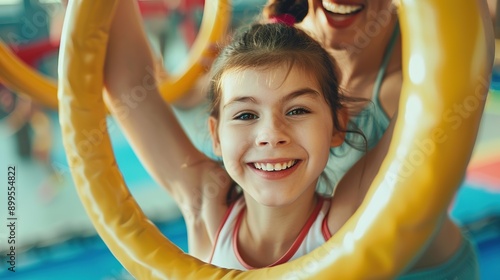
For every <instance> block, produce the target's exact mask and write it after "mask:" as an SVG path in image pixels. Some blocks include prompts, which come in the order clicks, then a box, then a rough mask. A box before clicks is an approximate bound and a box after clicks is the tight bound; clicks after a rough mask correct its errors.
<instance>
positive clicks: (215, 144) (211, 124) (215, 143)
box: [208, 116, 222, 157]
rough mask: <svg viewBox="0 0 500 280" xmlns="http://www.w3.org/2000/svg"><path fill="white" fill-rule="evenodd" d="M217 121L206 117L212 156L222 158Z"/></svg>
mask: <svg viewBox="0 0 500 280" xmlns="http://www.w3.org/2000/svg"><path fill="white" fill-rule="evenodd" d="M217 124H218V121H217V119H216V118H214V117H212V116H210V117H208V130H209V132H210V137H211V138H212V148H213V149H214V154H215V155H216V156H218V157H220V156H222V152H221V149H220V141H219V133H218V132H217V127H218V126H217Z"/></svg>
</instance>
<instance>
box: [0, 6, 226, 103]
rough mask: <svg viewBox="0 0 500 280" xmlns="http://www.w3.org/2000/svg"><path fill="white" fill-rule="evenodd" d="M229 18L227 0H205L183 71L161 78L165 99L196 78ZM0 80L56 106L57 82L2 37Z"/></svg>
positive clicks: (175, 95)
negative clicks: (42, 72)
mask: <svg viewBox="0 0 500 280" xmlns="http://www.w3.org/2000/svg"><path fill="white" fill-rule="evenodd" d="M105 2H107V1H105ZM107 5H111V3H110V4H107ZM230 19H231V6H230V5H229V4H228V1H227V0H214V1H206V3H205V7H204V12H203V18H202V23H201V27H200V31H199V33H198V37H197V38H196V40H195V42H194V44H193V46H192V48H191V51H190V53H189V58H188V63H187V66H186V69H185V71H181V72H182V73H179V74H178V75H173V76H170V77H169V78H168V79H166V80H164V81H162V82H161V85H160V92H161V94H162V96H163V98H164V99H165V100H166V101H168V102H173V101H175V100H177V99H178V98H180V97H181V96H182V95H183V94H184V93H186V92H188V90H189V89H191V87H192V85H193V84H194V82H195V81H196V79H197V78H198V77H199V76H200V75H201V74H202V73H203V72H204V71H205V69H204V66H203V65H201V64H200V63H199V61H200V60H201V59H202V58H203V57H210V56H214V54H213V53H212V52H210V51H209V50H207V46H209V45H210V44H213V43H215V42H218V41H220V40H221V39H222V38H223V36H224V34H225V32H226V28H227V26H228V24H229V22H230ZM0 81H1V82H2V83H3V84H5V85H6V86H7V87H9V88H10V89H12V90H14V91H16V92H18V93H21V94H25V95H28V96H29V97H31V98H32V99H33V100H34V101H35V102H37V103H40V104H42V105H44V106H46V107H47V108H51V109H56V108H57V85H56V83H55V82H54V81H53V80H52V79H50V78H47V77H44V76H42V75H40V74H39V73H38V72H36V71H35V70H33V69H32V68H31V67H29V66H28V65H26V64H25V63H24V62H23V61H21V60H20V59H19V58H18V57H17V56H16V55H15V54H13V53H12V51H11V50H10V49H9V47H7V46H6V45H5V44H4V43H3V42H2V41H1V40H0Z"/></svg>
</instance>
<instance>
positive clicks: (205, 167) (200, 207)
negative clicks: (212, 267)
mask: <svg viewBox="0 0 500 280" xmlns="http://www.w3.org/2000/svg"><path fill="white" fill-rule="evenodd" d="M198 170H199V173H198V174H196V176H198V177H199V178H200V180H199V181H198V182H199V184H200V187H199V188H196V190H197V191H196V192H195V193H192V194H191V196H190V197H189V198H188V199H189V200H188V201H185V202H184V203H182V202H181V203H179V208H180V210H181V212H182V215H183V217H184V220H185V222H186V227H187V232H188V244H189V253H190V254H192V255H193V256H196V257H197V258H199V259H202V260H204V259H206V258H208V256H209V255H210V253H211V250H212V246H213V243H214V242H215V239H216V235H217V231H218V229H219V226H220V224H221V223H222V221H223V219H224V215H226V213H227V212H228V209H229V206H230V205H229V204H228V192H229V190H230V188H231V185H232V181H231V179H230V178H229V176H228V175H227V172H225V171H224V169H223V168H222V167H220V165H218V164H217V163H213V162H207V163H202V164H201V166H200V167H199V169H198Z"/></svg>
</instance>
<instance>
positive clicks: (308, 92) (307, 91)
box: [222, 87, 320, 109]
mask: <svg viewBox="0 0 500 280" xmlns="http://www.w3.org/2000/svg"><path fill="white" fill-rule="evenodd" d="M299 96H311V97H316V96H320V93H319V92H318V91H316V90H314V89H312V88H308V87H307V88H301V89H298V90H295V91H292V92H290V93H289V94H287V95H285V96H283V97H282V98H281V100H280V102H281V103H285V102H287V101H290V100H292V99H295V98H297V97H299ZM248 102H250V103H254V104H259V101H258V100H256V99H255V98H253V97H251V96H237V97H235V98H233V99H231V100H229V101H228V102H227V103H226V104H224V106H223V107H222V108H224V109H225V108H226V107H228V106H231V105H233V104H235V103H248Z"/></svg>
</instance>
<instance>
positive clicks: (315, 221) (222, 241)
mask: <svg viewBox="0 0 500 280" xmlns="http://www.w3.org/2000/svg"><path fill="white" fill-rule="evenodd" d="M245 206H246V205H245V199H244V198H243V197H242V198H240V199H238V200H237V201H236V202H235V203H233V204H232V205H231V206H230V207H229V209H228V210H227V212H226V215H225V216H224V219H223V220H222V224H221V226H220V227H219V231H218V232H217V236H216V237H215V245H214V247H213V249H212V255H211V257H210V259H209V263H211V264H213V265H216V266H218V267H223V268H229V269H238V270H250V269H254V267H252V266H250V265H248V264H247V263H245V261H244V260H243V259H242V258H241V256H240V254H239V251H238V245H237V242H236V241H237V234H238V230H239V227H240V224H241V220H242V217H243V213H244V211H243V210H244V209H245ZM329 209H330V199H328V198H324V197H319V199H318V204H317V205H316V207H315V209H314V211H313V212H312V213H311V216H310V217H309V219H308V220H307V222H306V223H305V224H304V226H303V228H302V230H301V231H300V233H299V236H298V237H297V239H296V240H295V241H294V243H293V244H292V246H291V247H290V248H289V249H288V251H287V252H286V253H285V254H284V255H283V256H282V257H281V258H280V259H279V260H277V261H276V262H274V263H273V264H271V265H270V267H271V266H275V265H279V264H283V263H286V262H288V261H291V260H294V259H297V258H299V257H301V256H304V255H306V254H308V253H309V252H311V251H312V250H314V249H316V248H318V247H319V246H321V245H323V244H324V243H325V242H326V241H327V240H328V239H330V237H331V236H332V235H331V233H330V231H329V230H328V224H327V216H328V212H329Z"/></svg>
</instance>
